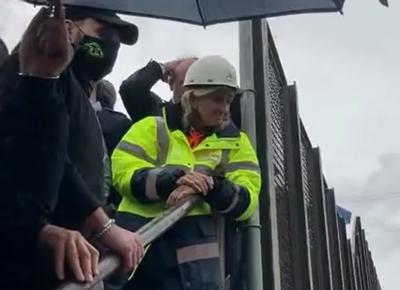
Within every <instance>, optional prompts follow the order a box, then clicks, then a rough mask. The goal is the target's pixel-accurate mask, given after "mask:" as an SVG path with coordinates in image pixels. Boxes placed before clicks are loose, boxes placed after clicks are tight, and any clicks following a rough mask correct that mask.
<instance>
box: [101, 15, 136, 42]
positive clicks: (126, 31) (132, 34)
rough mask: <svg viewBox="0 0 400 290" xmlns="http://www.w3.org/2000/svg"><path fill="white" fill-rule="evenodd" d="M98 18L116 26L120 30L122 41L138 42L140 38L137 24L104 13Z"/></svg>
mask: <svg viewBox="0 0 400 290" xmlns="http://www.w3.org/2000/svg"><path fill="white" fill-rule="evenodd" d="M97 19H98V20H100V21H103V22H105V23H107V24H109V25H111V26H114V27H116V28H117V29H118V31H119V36H120V39H121V43H124V44H127V45H133V44H135V43H136V42H137V40H138V38H139V29H138V28H137V26H136V25H134V24H132V23H130V22H127V21H125V20H122V19H118V18H114V17H109V16H103V15H102V16H101V17H98V18H97Z"/></svg>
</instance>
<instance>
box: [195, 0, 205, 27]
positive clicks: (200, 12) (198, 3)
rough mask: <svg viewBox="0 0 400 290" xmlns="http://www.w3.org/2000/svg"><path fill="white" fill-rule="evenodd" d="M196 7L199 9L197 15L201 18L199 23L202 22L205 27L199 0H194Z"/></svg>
mask: <svg viewBox="0 0 400 290" xmlns="http://www.w3.org/2000/svg"><path fill="white" fill-rule="evenodd" d="M196 5H197V9H198V10H199V15H200V19H201V23H203V26H204V28H205V27H206V24H205V23H206V22H205V20H204V15H203V9H201V4H200V0H196Z"/></svg>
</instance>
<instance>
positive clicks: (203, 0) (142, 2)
mask: <svg viewBox="0 0 400 290" xmlns="http://www.w3.org/2000/svg"><path fill="white" fill-rule="evenodd" d="M25 1H26V2H31V3H35V2H36V3H39V4H40V3H43V2H46V1H44V0H25ZM63 2H64V4H67V5H79V6H87V7H94V8H102V9H108V10H113V11H116V12H119V13H123V14H131V15H139V16H146V17H154V18H162V19H170V20H175V21H181V22H187V23H192V24H199V25H203V26H206V25H210V24H215V23H222V22H230V21H236V20H246V19H254V18H265V17H272V16H280V15H288V14H299V13H311V12H335V11H341V10H342V7H343V4H344V0H112V1H110V0H64V1H63Z"/></svg>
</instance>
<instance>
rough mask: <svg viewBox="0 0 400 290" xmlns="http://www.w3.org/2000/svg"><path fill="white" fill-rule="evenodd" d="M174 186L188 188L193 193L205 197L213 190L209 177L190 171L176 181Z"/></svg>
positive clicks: (212, 183) (212, 181) (212, 182)
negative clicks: (185, 186) (193, 191)
mask: <svg viewBox="0 0 400 290" xmlns="http://www.w3.org/2000/svg"><path fill="white" fill-rule="evenodd" d="M176 184H177V185H178V186H179V185H187V186H190V187H191V188H192V189H193V190H195V192H197V193H202V194H203V195H206V194H207V192H209V191H210V190H212V189H213V188H214V180H213V178H212V177H211V176H207V175H205V174H202V173H199V172H196V171H192V172H189V173H187V174H186V175H184V176H182V177H181V178H179V179H178V181H177V182H176Z"/></svg>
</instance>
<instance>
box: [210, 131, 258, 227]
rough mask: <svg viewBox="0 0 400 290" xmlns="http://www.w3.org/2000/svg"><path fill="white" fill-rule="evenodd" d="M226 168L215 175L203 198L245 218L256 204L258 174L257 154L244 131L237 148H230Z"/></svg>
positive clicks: (224, 210) (232, 215) (249, 215)
mask: <svg viewBox="0 0 400 290" xmlns="http://www.w3.org/2000/svg"><path fill="white" fill-rule="evenodd" d="M225 169H226V171H225V175H224V177H215V178H214V188H213V189H212V190H211V191H209V192H208V194H207V195H206V197H205V200H206V201H207V202H208V203H209V204H210V206H211V207H213V208H214V209H215V210H216V211H217V212H219V213H221V214H224V215H226V216H229V217H232V218H234V219H237V220H247V219H249V218H250V217H251V215H252V214H253V213H254V210H255V209H256V206H257V204H258V195H259V192H260V188H261V177H260V168H259V166H258V161H257V156H256V154H255V152H254V149H253V147H252V145H251V143H250V141H249V139H248V137H247V136H246V135H245V134H244V133H241V138H240V142H239V149H236V150H232V152H231V153H230V155H229V161H228V164H227V165H226V168H225Z"/></svg>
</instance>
